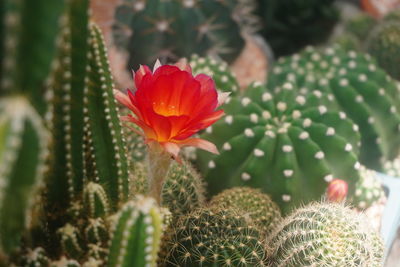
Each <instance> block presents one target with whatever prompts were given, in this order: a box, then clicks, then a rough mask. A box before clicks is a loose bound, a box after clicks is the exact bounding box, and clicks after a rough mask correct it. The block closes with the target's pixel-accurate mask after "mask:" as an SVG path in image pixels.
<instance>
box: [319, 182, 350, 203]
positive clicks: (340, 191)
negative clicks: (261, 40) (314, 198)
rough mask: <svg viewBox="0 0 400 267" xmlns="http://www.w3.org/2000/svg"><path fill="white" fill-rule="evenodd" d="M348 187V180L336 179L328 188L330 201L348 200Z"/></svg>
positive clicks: (327, 194)
mask: <svg viewBox="0 0 400 267" xmlns="http://www.w3.org/2000/svg"><path fill="white" fill-rule="evenodd" d="M356 185H357V184H356ZM348 188H349V186H348V185H347V183H346V181H343V180H341V179H334V180H333V181H332V182H330V183H329V185H328V189H327V190H326V198H327V199H328V200H329V201H330V202H343V201H344V200H346V197H347V191H348Z"/></svg>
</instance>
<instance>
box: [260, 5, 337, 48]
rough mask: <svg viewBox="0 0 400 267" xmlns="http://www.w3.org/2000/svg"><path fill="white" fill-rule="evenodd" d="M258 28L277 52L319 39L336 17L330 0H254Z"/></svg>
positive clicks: (321, 38) (331, 26)
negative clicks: (259, 19) (257, 16)
mask: <svg viewBox="0 0 400 267" xmlns="http://www.w3.org/2000/svg"><path fill="white" fill-rule="evenodd" d="M257 3H258V5H259V7H258V8H257V15H259V16H260V17H261V22H262V26H263V28H262V30H261V33H262V34H263V35H264V36H265V38H266V39H267V41H268V43H269V44H270V45H271V46H272V49H273V51H274V53H275V54H276V55H277V56H282V55H288V54H292V53H294V52H297V51H298V50H300V49H302V48H303V47H305V46H306V45H310V44H316V43H319V42H323V41H324V40H325V39H326V38H327V37H328V36H329V34H330V32H331V30H332V29H333V27H334V26H335V24H336V22H337V20H338V10H337V9H336V8H335V6H334V1H333V0H322V1H321V0H309V1H303V0H286V1H279V0H269V1H265V0H258V1H257Z"/></svg>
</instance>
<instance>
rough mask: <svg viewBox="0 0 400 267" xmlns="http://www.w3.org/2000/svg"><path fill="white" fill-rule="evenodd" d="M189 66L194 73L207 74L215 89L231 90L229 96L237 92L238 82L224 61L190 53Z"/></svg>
mask: <svg viewBox="0 0 400 267" xmlns="http://www.w3.org/2000/svg"><path fill="white" fill-rule="evenodd" d="M190 67H192V70H193V73H194V74H199V73H204V74H206V75H209V76H210V77H211V78H212V79H213V80H214V82H215V86H216V87H217V90H219V91H222V92H231V96H233V95H236V94H238V93H239V84H238V82H237V80H236V78H235V76H234V75H233V73H232V72H231V71H229V66H228V64H227V63H226V62H224V61H221V60H217V59H214V58H212V57H199V56H198V55H192V57H191V58H190Z"/></svg>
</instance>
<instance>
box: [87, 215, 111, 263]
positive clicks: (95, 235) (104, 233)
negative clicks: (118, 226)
mask: <svg viewBox="0 0 400 267" xmlns="http://www.w3.org/2000/svg"><path fill="white" fill-rule="evenodd" d="M85 236H86V240H88V242H89V243H90V244H104V243H105V242H106V241H108V238H109V234H108V227H107V225H106V224H105V222H104V220H103V219H102V218H96V219H89V222H88V225H87V226H86V228H85ZM97 256H98V255H97Z"/></svg>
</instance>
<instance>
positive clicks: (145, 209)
mask: <svg viewBox="0 0 400 267" xmlns="http://www.w3.org/2000/svg"><path fill="white" fill-rule="evenodd" d="M161 232H162V215H161V212H160V210H159V208H158V207H157V206H156V204H155V202H154V200H153V199H150V198H145V197H142V196H140V195H139V196H137V197H136V199H135V200H133V201H129V202H127V203H126V204H124V206H123V207H122V208H121V210H120V211H118V213H117V215H116V218H115V219H114V220H113V223H112V226H111V233H112V234H111V239H110V244H109V254H108V266H113V267H118V266H155V263H156V261H157V254H158V250H159V246H160V240H161Z"/></svg>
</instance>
